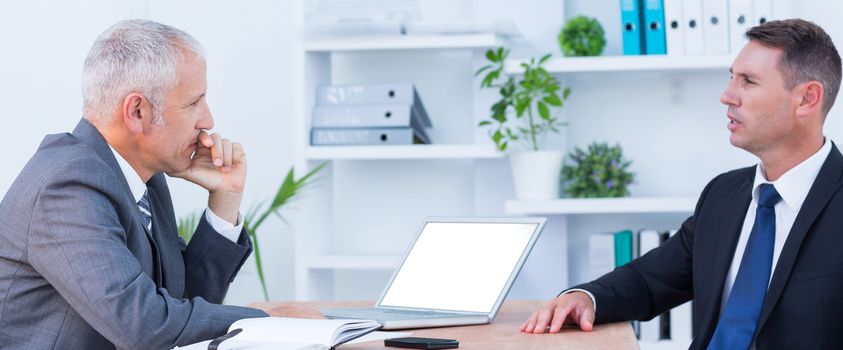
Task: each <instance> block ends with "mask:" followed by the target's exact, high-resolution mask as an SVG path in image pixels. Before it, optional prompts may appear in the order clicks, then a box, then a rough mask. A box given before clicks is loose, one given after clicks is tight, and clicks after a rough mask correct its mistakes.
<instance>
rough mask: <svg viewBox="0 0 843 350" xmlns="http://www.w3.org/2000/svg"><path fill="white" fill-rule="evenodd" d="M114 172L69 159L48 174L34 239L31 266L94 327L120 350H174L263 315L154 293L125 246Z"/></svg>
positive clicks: (31, 234)
mask: <svg viewBox="0 0 843 350" xmlns="http://www.w3.org/2000/svg"><path fill="white" fill-rule="evenodd" d="M111 174H112V171H111V170H110V169H108V168H107V166H106V165H104V164H102V163H100V162H95V161H69V162H68V163H67V164H66V165H65V166H63V167H61V168H59V169H58V170H57V171H55V172H54V173H53V174H52V175H49V177H48V179H49V180H48V181H47V184H46V185H45V186H44V187H43V188H41V190H40V192H39V195H38V199H37V200H36V202H35V206H34V208H33V216H32V218H33V219H32V223H31V225H30V230H29V236H28V251H27V257H28V260H29V262H30V264H31V265H32V266H33V268H35V269H36V270H37V271H38V272H39V273H40V274H41V275H42V276H43V277H44V278H45V279H46V280H47V281H48V282H49V283H50V285H52V286H53V287H54V288H55V289H56V290H57V291H58V292H59V293H60V294H61V296H62V297H63V298H64V299H65V300H67V302H68V303H69V304H70V305H71V307H73V309H74V310H75V311H76V312H78V313H79V315H80V316H82V317H83V318H84V319H85V321H86V322H87V323H88V324H89V325H91V327H93V328H94V329H95V330H96V331H97V332H99V333H100V334H102V335H103V336H104V337H105V338H107V339H108V340H109V341H111V342H112V343H114V345H115V346H117V347H118V348H121V349H139V348H143V349H169V348H172V347H173V346H177V345H186V344H190V343H193V342H197V341H201V340H204V339H210V338H214V337H216V336H219V335H220V334H223V333H225V331H226V330H227V328H228V326H229V325H230V324H231V323H232V322H234V321H235V320H238V319H242V318H248V317H259V316H264V315H265V314H264V313H263V312H261V311H259V310H254V309H250V308H243V307H236V306H225V305H216V304H213V303H209V302H208V301H206V300H204V299H203V298H193V299H180V298H173V297H172V296H170V295H169V294H168V293H167V291H166V289H156V287H155V284H154V282H153V281H152V280H151V279H150V278H149V276H147V275H146V274H144V273H143V272H142V270H141V266H140V263H139V262H138V260H137V259H136V258H135V256H134V255H133V254H132V252H131V251H129V249H128V247H127V246H126V240H127V236H126V233H125V230H124V228H123V226H122V225H121V222H120V218H119V217H118V213H117V210H116V209H115V205H116V204H115V203H118V201H117V198H118V197H117V194H116V193H113V192H109V190H107V189H108V188H115V187H116V188H120V187H118V186H113V185H114V184H113V176H112V175H111ZM109 176H111V177H112V178H110V177H109ZM109 185H111V186H109Z"/></svg>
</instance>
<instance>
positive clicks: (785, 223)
mask: <svg viewBox="0 0 843 350" xmlns="http://www.w3.org/2000/svg"><path fill="white" fill-rule="evenodd" d="M829 153H831V142H830V141H829V140H828V138H826V139H825V140H824V143H823V146H822V147H821V148H820V150H819V151H817V153H814V155H812V156H810V157H808V159H805V160H804V161H802V163H799V165H797V166H795V167H793V168H791V169H790V170H788V171H787V172H786V173H784V175H782V176H781V177H779V178H778V179H777V180H776V181H768V180H767V177H766V176H764V171H763V168H762V167H763V164H758V165H757V166H756V167H755V182H754V183H753V184H752V201H751V202H750V203H749V208H747V211H746V218H744V220H743V228H741V235H740V237H739V238H738V246H737V248H735V255H734V256H733V257H732V265H730V267H729V272H728V273H727V274H726V283H725V285H724V286H723V300H722V302H721V303H720V312H721V313H722V312H723V308H724V307H725V306H726V301H727V300H729V295H730V293H731V292H732V286H733V285H734V284H735V277H737V275H738V269H739V268H740V266H741V260H742V259H743V253H744V250H746V242H747V241H748V240H749V233H750V231H752V225H753V224H754V223H755V210H756V209H757V208H758V195H759V188H758V187H759V186H761V185H762V184H765V183H768V184H772V185H773V186H775V187H776V192H778V193H779V195H780V196H781V197H782V200H781V201H780V202H778V203H777V204H776V205H775V206H774V207H773V210H775V212H776V242H775V244H774V245H773V265H772V268H771V269H770V271H771V273H770V280H772V278H773V274H775V272H776V264H777V263H778V261H779V255H781V253H782V248H784V243H785V242H786V241H787V236H788V235H790V229H791V228H792V227H793V222H794V221H795V220H796V214H798V213H799V209H800V208H802V203H804V202H805V197H807V196H808V191H810V190H811V186H813V185H814V180H816V179H817V174H819V173H820V168H822V166H823V163H824V162H825V159H826V158H828V155H829ZM769 283H770V282H769V281H767V285H768V286H769Z"/></svg>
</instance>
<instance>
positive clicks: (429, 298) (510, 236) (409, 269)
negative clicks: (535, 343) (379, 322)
mask: <svg viewBox="0 0 843 350" xmlns="http://www.w3.org/2000/svg"><path fill="white" fill-rule="evenodd" d="M537 226H538V224H521V223H462V222H460V223H451V222H431V223H427V224H426V225H425V227H424V228H423V229H422V233H421V235H419V238H418V240H417V241H416V244H415V246H413V248H412V251H411V252H410V254H409V255H408V256H407V259H406V260H405V261H404V264H403V265H402V266H401V270H400V271H398V274H397V275H396V276H395V279H394V280H393V281H392V285H391V286H390V287H389V290H388V291H387V292H386V294H385V295H384V297H383V300H382V301H381V303H380V305H381V306H395V307H413V308H425V309H440V310H455V311H471V312H490V311H492V307H494V305H495V302H496V301H497V299H498V296H499V295H500V294H501V292H502V290H503V288H504V286H505V285H506V282H507V280H508V279H509V276H510V275H511V274H512V272H513V270H514V269H515V267H516V264H517V263H518V260H519V259H520V258H521V254H522V253H523V252H524V249H525V248H526V247H527V244H529V242H530V238H531V237H532V235H533V231H535V230H536V228H537Z"/></svg>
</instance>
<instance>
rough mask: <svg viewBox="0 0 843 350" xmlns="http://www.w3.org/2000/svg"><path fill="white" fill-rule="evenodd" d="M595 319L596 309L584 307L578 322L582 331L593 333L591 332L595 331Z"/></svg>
mask: <svg viewBox="0 0 843 350" xmlns="http://www.w3.org/2000/svg"><path fill="white" fill-rule="evenodd" d="M594 318H595V315H594V308H591V307H589V306H583V308H582V311H581V312H580V317H579V321H578V323H579V324H580V329H582V330H584V331H586V332H591V330H592V329H594Z"/></svg>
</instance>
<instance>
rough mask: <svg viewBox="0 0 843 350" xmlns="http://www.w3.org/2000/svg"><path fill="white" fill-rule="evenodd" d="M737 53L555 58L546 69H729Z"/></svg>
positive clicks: (512, 68)
mask: <svg viewBox="0 0 843 350" xmlns="http://www.w3.org/2000/svg"><path fill="white" fill-rule="evenodd" d="M734 59H735V58H734V56H731V55H726V56H664V55H653V56H646V55H645V56H598V57H564V58H551V59H550V60H549V61H548V62H546V63H545V65H544V66H545V69H547V71H548V72H551V73H558V74H574V73H585V74H592V73H612V72H616V73H623V72H646V71H657V72H678V71H706V70H723V69H728V68H729V67H730V66H731V65H732V61H734ZM527 62H528V61H526V60H518V59H516V60H509V61H508V62H507V63H506V71H507V72H509V73H521V72H523V71H524V68H523V67H522V66H521V65H522V64H523V63H527Z"/></svg>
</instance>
